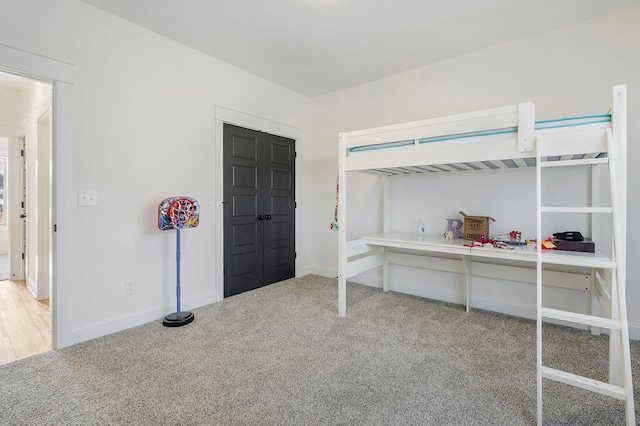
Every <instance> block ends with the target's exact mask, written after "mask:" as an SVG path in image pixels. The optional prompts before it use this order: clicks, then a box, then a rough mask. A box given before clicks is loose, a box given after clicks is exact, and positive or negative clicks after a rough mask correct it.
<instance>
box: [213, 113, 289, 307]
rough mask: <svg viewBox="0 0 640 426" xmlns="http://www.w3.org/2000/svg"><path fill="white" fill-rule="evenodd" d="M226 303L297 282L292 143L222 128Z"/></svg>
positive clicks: (251, 131) (239, 129)
mask: <svg viewBox="0 0 640 426" xmlns="http://www.w3.org/2000/svg"><path fill="white" fill-rule="evenodd" d="M222 204H223V222H224V225H223V228H224V297H229V296H233V295H235V294H239V293H242V292H245V291H249V290H254V289H256V288H260V287H263V286H265V285H269V284H273V283H275V282H278V281H282V280H285V279H288V278H292V277H294V276H295V258H296V253H295V207H296V202H295V140H293V139H289V138H285V137H282V136H276V135H272V134H269V133H265V132H261V131H257V130H252V129H246V128H242V127H238V126H234V125H231V124H224V136H223V201H222Z"/></svg>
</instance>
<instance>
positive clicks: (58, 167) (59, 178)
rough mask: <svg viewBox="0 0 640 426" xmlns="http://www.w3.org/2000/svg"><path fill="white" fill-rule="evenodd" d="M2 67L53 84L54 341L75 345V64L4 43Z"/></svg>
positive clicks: (54, 344)
mask: <svg viewBox="0 0 640 426" xmlns="http://www.w3.org/2000/svg"><path fill="white" fill-rule="evenodd" d="M0 70H1V71H5V72H8V73H11V74H16V75H21V76H24V77H28V78H33V79H37V80H42V81H46V82H49V83H51V84H52V86H53V99H52V111H53V117H52V123H51V124H52V167H53V171H52V181H53V182H52V195H51V203H52V224H53V227H54V232H53V235H52V244H51V248H52V250H51V257H52V271H51V295H50V297H51V300H50V307H51V340H52V342H51V343H52V347H53V348H54V349H60V348H63V347H66V346H69V345H71V344H73V343H75V342H74V341H73V316H72V313H73V305H74V300H73V282H72V281H71V277H72V273H71V271H72V261H73V260H72V259H71V253H72V241H73V221H72V218H71V214H72V206H73V195H72V192H73V191H72V188H71V183H72V179H71V168H72V163H71V151H72V143H71V142H72V139H71V134H72V126H71V111H72V100H71V99H72V90H73V82H74V68H73V65H71V64H68V63H65V62H62V61H57V60H55V59H51V58H47V57H44V56H40V55H37V54H34V53H30V52H27V51H24V50H20V49H14V48H12V47H9V46H5V45H0Z"/></svg>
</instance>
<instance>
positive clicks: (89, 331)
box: [0, 0, 311, 345]
mask: <svg viewBox="0 0 640 426" xmlns="http://www.w3.org/2000/svg"><path fill="white" fill-rule="evenodd" d="M0 7H1V8H2V9H3V10H10V11H11V13H6V14H2V15H1V16H0V40H2V41H3V43H4V44H6V45H8V46H11V47H15V48H18V49H22V50H25V51H28V52H32V53H36V54H39V55H43V56H47V57H51V58H54V59H57V60H59V61H64V62H67V63H70V64H72V65H73V66H74V71H75V80H74V86H73V89H72V111H73V123H72V131H73V139H72V141H71V149H72V185H73V188H72V190H73V192H74V194H77V191H78V190H80V189H83V190H84V189H91V190H95V191H96V192H97V194H98V205H97V206H95V207H79V206H78V205H77V202H76V201H77V200H74V203H73V205H72V206H68V211H69V212H70V214H71V216H72V220H71V221H69V223H73V229H65V230H64V231H62V230H59V232H66V233H67V234H65V235H67V236H70V238H71V239H72V240H73V241H75V250H73V251H72V252H70V253H58V257H64V258H65V259H69V257H71V258H72V259H73V265H74V270H73V273H72V275H71V277H70V279H69V280H66V281H64V282H58V286H65V288H66V289H68V290H70V292H71V293H72V294H73V298H74V300H73V303H71V304H68V305H67V304H65V305H66V306H73V310H74V311H73V313H72V318H73V319H72V321H71V323H72V324H71V326H70V329H69V330H62V333H64V334H65V338H64V339H62V341H63V342H64V343H63V345H66V344H70V343H74V342H78V341H82V340H86V339H89V338H93V337H97V336H100V335H102V334H106V333H110V332H114V331H117V330H119V329H122V328H126V327H130V326H133V325H136V324H140V323H143V322H147V321H150V320H155V319H158V320H159V319H160V318H161V317H162V316H163V315H165V314H167V313H169V312H172V311H174V310H175V276H174V269H175V247H174V244H175V236H174V235H173V234H169V233H163V232H160V231H158V230H157V225H156V215H157V205H158V203H159V201H160V200H161V199H163V198H165V197H167V196H171V195H189V196H194V197H195V198H197V199H199V200H200V201H201V221H200V226H199V227H198V228H197V229H194V230H191V231H188V232H185V233H184V235H183V238H182V240H183V241H182V243H183V244H182V301H183V306H182V307H183V309H192V308H193V307H195V306H200V305H203V304H206V303H211V302H213V301H216V300H220V298H221V297H222V283H219V282H216V280H215V271H214V266H213V265H214V261H213V259H214V246H215V239H216V235H215V233H214V225H215V223H216V221H217V220H221V219H222V218H217V217H215V215H214V206H213V205H206V204H204V200H205V199H206V198H207V197H209V196H210V195H213V194H214V189H215V183H216V182H215V170H214V165H215V161H214V160H215V159H214V153H215V145H216V143H221V141H217V140H216V138H215V119H214V111H215V107H216V105H220V106H224V107H225V108H228V109H231V110H235V111H240V112H243V113H246V114H250V115H253V116H257V117H262V118H264V119H267V120H271V121H274V122H277V123H282V124H285V125H287V126H290V127H294V128H297V129H301V133H303V134H306V132H308V128H309V113H310V107H311V102H310V100H309V99H307V98H306V97H304V96H301V95H298V94H295V93H293V92H291V91H289V90H286V89H283V88H281V87H279V86H277V85H274V84H272V83H270V82H267V81H265V80H263V79H261V78H258V77H256V76H254V75H251V74H249V73H246V72H244V71H241V70H239V69H237V68H234V67H232V66H229V65H228V64H225V63H223V62H221V61H218V60H216V59H213V58H211V57H208V56H206V55H204V54H201V53H199V52H197V51H195V50H192V49H189V48H186V47H184V46H182V45H180V44H178V43H175V42H173V41H170V40H168V39H166V38H163V37H160V36H158V35H156V34H154V33H151V32H149V31H147V30H144V29H142V28H140V27H137V26H134V25H132V24H130V23H128V22H125V21H123V20H121V19H119V18H116V17H113V16H111V15H109V14H106V13H105V12H103V11H100V10H98V9H95V8H93V7H91V6H88V5H86V4H84V3H80V2H78V1H76V0H54V1H48V2H41V1H37V0H24V1H20V2H15V1H12V0H0ZM297 148H298V151H299V152H300V155H299V159H298V167H299V170H304V168H305V167H304V161H305V158H307V157H308V154H307V150H308V140H306V141H305V140H304V138H302V140H300V141H299V143H298V146H297ZM299 200H304V195H303V194H301V195H299ZM305 204H306V207H303V206H305ZM309 204H310V203H309V202H303V203H300V204H299V206H300V207H299V209H298V210H299V211H298V214H299V215H300V216H304V215H305V214H306V213H305V208H306V209H308V208H309V207H308V206H309ZM307 241H308V239H301V240H300V242H299V243H298V244H299V247H300V248H301V252H308V251H309V250H308V249H305V244H310V243H308V242H307ZM298 260H299V265H304V263H305V262H306V261H307V260H305V259H304V258H301V256H300V255H299V257H298ZM126 280H137V282H138V285H137V293H136V294H135V295H132V296H125V281H126ZM65 293H68V292H65Z"/></svg>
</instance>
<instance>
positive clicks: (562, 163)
mask: <svg viewBox="0 0 640 426" xmlns="http://www.w3.org/2000/svg"><path fill="white" fill-rule="evenodd" d="M608 162H609V158H608V157H601V158H583V159H580V160H557V161H548V160H547V161H541V162H540V167H570V166H590V165H594V164H607V163H608Z"/></svg>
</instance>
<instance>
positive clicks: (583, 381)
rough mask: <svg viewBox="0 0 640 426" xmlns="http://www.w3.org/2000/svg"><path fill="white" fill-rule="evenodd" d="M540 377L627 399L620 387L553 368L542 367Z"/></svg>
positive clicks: (625, 393)
mask: <svg viewBox="0 0 640 426" xmlns="http://www.w3.org/2000/svg"><path fill="white" fill-rule="evenodd" d="M542 377H544V378H545V379H551V380H555V381H557V382H561V383H565V384H567V385H571V386H576V387H579V388H582V389H586V390H590V391H593V392H597V393H600V394H603V395H608V396H612V397H614V398H617V399H621V400H625V399H626V398H627V392H626V391H625V389H624V388H623V387H621V386H615V385H612V384H610V383H606V382H601V381H598V380H593V379H589V378H587V377H582V376H577V375H575V374H571V373H567V372H566V371H560V370H556V369H554V368H549V367H544V366H543V367H542Z"/></svg>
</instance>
